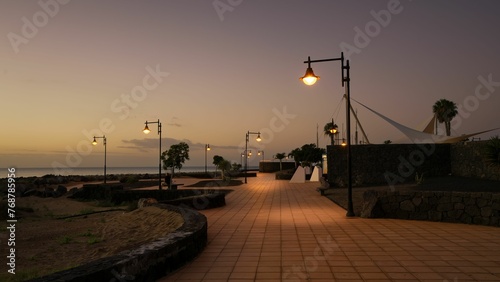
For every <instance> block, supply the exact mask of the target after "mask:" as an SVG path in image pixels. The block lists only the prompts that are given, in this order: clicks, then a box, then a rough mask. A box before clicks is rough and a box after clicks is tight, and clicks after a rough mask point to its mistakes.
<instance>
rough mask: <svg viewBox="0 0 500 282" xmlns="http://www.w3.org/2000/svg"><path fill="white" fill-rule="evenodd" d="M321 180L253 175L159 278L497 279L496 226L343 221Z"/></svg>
mask: <svg viewBox="0 0 500 282" xmlns="http://www.w3.org/2000/svg"><path fill="white" fill-rule="evenodd" d="M318 186H319V183H309V182H308V183H305V184H290V183H288V181H285V180H274V174H258V175H257V177H256V178H248V184H243V185H241V186H237V187H232V188H233V189H234V192H232V193H230V194H228V195H227V196H226V203H227V205H226V206H225V207H222V208H217V209H212V210H206V211H202V213H203V214H205V215H206V216H207V218H208V245H207V247H206V249H205V250H204V251H203V252H202V253H201V254H200V255H199V256H198V257H197V258H195V259H194V260H193V261H192V262H190V263H188V264H187V265H185V266H184V267H182V268H181V269H179V270H177V271H176V272H174V273H172V274H170V275H168V276H166V277H163V278H162V279H160V280H159V281H162V282H167V281H175V282H187V281H191V282H193V281H235V282H236V281H262V282H263V281H318V282H319V281H325V282H326V281H371V282H375V281H440V282H444V281H449V282H455V281H457V282H458V281H460V282H461V281H500V228H495V227H487V226H478V225H466V224H452V223H441V222H426V221H406V220H395V219H363V218H346V217H345V213H346V212H345V210H344V209H342V208H340V207H339V206H337V205H336V204H334V203H333V202H331V201H330V200H329V199H327V198H326V197H322V196H320V195H319V192H317V191H316V188H317V187H318Z"/></svg>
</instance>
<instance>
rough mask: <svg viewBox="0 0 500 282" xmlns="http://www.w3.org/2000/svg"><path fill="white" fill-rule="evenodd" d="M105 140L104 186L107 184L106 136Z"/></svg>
mask: <svg viewBox="0 0 500 282" xmlns="http://www.w3.org/2000/svg"><path fill="white" fill-rule="evenodd" d="M103 139H104V184H106V147H107V145H106V135H104V136H103Z"/></svg>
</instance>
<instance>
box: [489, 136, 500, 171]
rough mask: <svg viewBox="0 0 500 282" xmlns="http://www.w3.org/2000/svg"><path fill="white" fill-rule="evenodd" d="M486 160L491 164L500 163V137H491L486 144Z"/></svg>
mask: <svg viewBox="0 0 500 282" xmlns="http://www.w3.org/2000/svg"><path fill="white" fill-rule="evenodd" d="M486 161H487V162H488V163H490V164H491V165H500V139H499V138H498V135H497V136H494V137H491V138H490V140H489V141H488V143H487V144H486Z"/></svg>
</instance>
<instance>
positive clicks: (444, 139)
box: [351, 98, 499, 144]
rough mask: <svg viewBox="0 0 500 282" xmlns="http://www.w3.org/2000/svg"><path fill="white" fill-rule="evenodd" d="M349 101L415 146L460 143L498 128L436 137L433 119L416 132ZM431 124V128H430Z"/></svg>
mask: <svg viewBox="0 0 500 282" xmlns="http://www.w3.org/2000/svg"><path fill="white" fill-rule="evenodd" d="M351 100H353V101H355V102H356V103H358V104H360V105H361V106H363V107H365V108H366V109H367V110H369V111H371V112H372V113H374V114H376V115H377V116H379V117H381V118H382V119H384V120H385V121H387V122H388V123H390V124H391V125H392V126H394V127H396V128H397V129H398V130H399V131H401V132H402V133H403V134H404V135H406V137H408V138H409V139H410V140H411V141H412V142H413V143H416V144H422V143H457V142H460V141H463V140H465V139H467V138H469V137H471V136H474V135H478V134H481V133H485V132H489V131H493V130H496V129H499V128H494V129H490V130H484V131H480V132H476V133H472V134H464V135H460V136H444V135H437V134H433V133H432V132H433V131H434V126H433V124H434V123H435V117H434V118H433V119H432V120H431V122H430V123H429V124H428V125H427V127H426V128H425V129H424V131H423V132H422V131H418V130H415V129H412V128H409V127H407V126H405V125H402V124H400V123H398V122H396V121H394V120H392V119H390V118H388V117H386V116H384V115H382V114H381V113H379V112H376V111H375V110H373V109H371V108H369V107H368V106H366V105H363V104H362V103H360V102H358V101H356V100H354V99H352V98H351ZM431 124H432V126H431Z"/></svg>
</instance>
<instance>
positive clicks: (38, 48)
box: [0, 0, 500, 171]
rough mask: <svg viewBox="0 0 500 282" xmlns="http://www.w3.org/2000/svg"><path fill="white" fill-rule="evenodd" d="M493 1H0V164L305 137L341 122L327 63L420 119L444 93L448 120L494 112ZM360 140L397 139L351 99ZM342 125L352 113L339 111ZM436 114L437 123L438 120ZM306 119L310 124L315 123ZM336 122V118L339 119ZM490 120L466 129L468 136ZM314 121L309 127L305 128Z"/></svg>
mask: <svg viewBox="0 0 500 282" xmlns="http://www.w3.org/2000/svg"><path fill="white" fill-rule="evenodd" d="M499 12H500V2H499V1H494V0H491V1H487V0H477V1H461V0H441V1H423V0H420V1H418V0H413V1H412V0H400V1H396V0H376V1H369V0H366V1H362V0H359V1H355V0H353V1H347V0H345V1H332V0H314V1H305V0H303V1H298V0H287V1H284V0H282V1H264V0H253V1H249V0H214V1H185V0H172V1H160V0H150V1H131V0H127V1H118V0H109V1H96V0H88V1H77V0H73V1H69V0H39V1H1V2H0V14H1V23H2V24H1V25H0V35H3V36H2V37H1V40H0V95H1V96H0V97H1V102H0V117H1V123H0V132H2V133H1V136H2V138H0V167H17V168H18V169H19V168H22V167H53V168H54V169H58V170H59V171H61V170H62V171H63V170H64V169H70V168H74V167H93V166H95V167H98V166H101V165H102V156H103V153H104V146H102V141H103V140H102V139H98V140H97V141H98V142H99V144H98V145H97V146H92V145H90V143H91V141H92V137H93V136H103V135H105V136H106V138H107V147H106V149H107V165H108V166H110V167H111V166H114V167H119V166H131V167H133V166H155V165H157V163H158V154H159V136H158V134H157V132H158V131H157V128H158V127H157V124H150V125H149V127H150V129H151V133H150V134H149V135H145V134H144V133H143V132H142V129H143V128H144V123H145V121H153V122H155V121H158V120H160V122H161V124H162V151H164V150H166V149H167V148H168V147H170V145H172V144H176V143H179V142H181V141H182V142H186V143H188V145H189V146H190V160H189V161H187V162H186V163H185V166H198V165H204V162H205V150H204V149H205V144H210V147H211V149H212V150H211V151H209V152H208V154H207V157H208V163H209V164H210V163H211V162H212V157H213V156H214V155H220V156H222V157H224V158H226V159H228V160H231V161H232V162H238V163H239V162H240V159H241V158H240V154H241V152H243V150H244V147H245V137H246V133H247V132H249V131H250V132H261V137H262V141H261V142H260V143H258V142H256V141H255V138H256V135H253V134H251V135H250V138H249V143H248V147H249V149H250V150H252V152H253V154H252V155H253V156H252V158H251V159H250V162H249V165H256V164H257V163H258V161H259V160H260V158H261V157H260V156H257V154H256V152H257V151H258V150H262V151H264V158H265V159H271V158H272V156H273V155H274V154H276V153H281V152H285V153H289V152H290V151H291V150H293V149H295V148H297V147H301V146H302V145H304V144H309V143H316V142H317V140H318V141H319V146H320V147H325V146H326V145H327V144H328V143H329V139H328V138H326V137H325V136H324V134H323V133H322V128H323V126H324V125H325V124H326V123H327V122H330V121H331V119H332V118H334V120H335V123H336V124H337V125H338V126H339V129H340V130H341V131H342V129H343V131H344V132H345V128H346V121H345V120H346V118H345V116H346V113H345V103H344V101H343V100H342V96H343V94H344V91H345V89H344V88H343V87H342V85H341V75H342V74H341V71H340V69H341V63H340V62H335V61H334V62H324V63H316V64H313V65H312V67H313V69H314V72H315V73H316V75H319V76H320V77H321V79H320V80H319V81H318V82H317V83H316V84H315V85H314V86H306V85H304V84H303V83H302V82H301V81H300V80H299V77H301V76H303V75H304V73H305V70H306V67H307V65H306V64H304V63H303V62H304V61H305V60H307V57H308V56H310V57H311V59H312V60H315V59H327V58H338V57H340V54H341V52H344V56H345V57H346V58H347V59H349V63H350V66H351V69H350V76H351V97H352V99H354V100H356V101H359V102H361V103H363V104H365V105H367V106H368V107H370V108H372V109H374V110H376V111H378V112H380V113H382V114H383V115H385V116H387V117H389V118H391V119H393V120H396V121H397V122H399V123H401V124H404V125H406V126H408V127H411V128H415V129H419V130H422V129H423V127H424V125H425V123H426V122H427V121H429V119H430V118H431V116H432V105H433V104H434V103H435V102H436V101H437V100H439V99H442V98H445V99H448V100H452V101H454V102H455V103H456V104H457V106H458V107H459V115H458V116H457V117H456V118H455V122H454V123H452V128H453V130H452V133H453V134H455V135H461V134H467V133H473V132H477V131H482V130H488V129H493V128H498V127H500V122H499V120H500V111H499V110H498V109H499V105H500V97H499V96H500V95H499V94H500V54H499V50H500V37H499V36H498V27H499V26H500V17H498V13H499ZM353 107H354V108H355V109H357V111H358V116H359V119H360V122H361V124H362V126H363V128H364V129H365V131H366V133H367V136H368V138H369V141H370V143H373V144H380V143H383V141H385V140H391V141H393V142H395V143H396V142H405V139H404V136H403V135H402V134H401V133H400V132H399V131H398V130H397V129H395V128H394V127H392V126H391V125H390V124H388V123H387V122H385V121H384V120H383V119H381V118H380V117H378V116H376V115H374V114H373V113H371V112H369V111H367V110H366V109H364V108H363V107H362V106H360V105H358V104H356V102H353ZM352 125H353V126H352V132H353V133H354V131H355V128H354V122H353V123H352ZM440 126H441V128H444V126H443V125H440ZM318 127H319V134H317V132H318ZM341 134H342V133H341ZM498 134H500V131H498V130H496V131H493V132H490V133H488V134H482V135H479V136H478V137H480V138H481V139H482V140H486V139H489V138H490V137H491V136H494V135H498ZM318 135H319V138H317V136H318Z"/></svg>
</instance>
